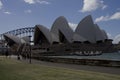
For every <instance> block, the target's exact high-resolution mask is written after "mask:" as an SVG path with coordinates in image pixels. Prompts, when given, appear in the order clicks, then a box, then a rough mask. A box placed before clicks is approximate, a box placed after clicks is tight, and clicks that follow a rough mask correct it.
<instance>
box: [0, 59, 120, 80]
mask: <svg viewBox="0 0 120 80" xmlns="http://www.w3.org/2000/svg"><path fill="white" fill-rule="evenodd" d="M0 80H120V76H119V75H111V74H103V73H96V72H91V71H83V70H72V69H65V68H55V67H48V66H43V65H40V64H29V63H25V62H21V61H17V60H15V59H9V58H8V59H6V58H3V57H0Z"/></svg>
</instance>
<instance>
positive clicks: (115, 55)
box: [52, 52, 120, 61]
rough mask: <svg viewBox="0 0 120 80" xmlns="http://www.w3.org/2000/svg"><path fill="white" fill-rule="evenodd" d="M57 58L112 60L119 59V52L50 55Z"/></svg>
mask: <svg viewBox="0 0 120 80" xmlns="http://www.w3.org/2000/svg"><path fill="white" fill-rule="evenodd" d="M52 57H58V58H73V59H99V60H112V61H120V53H119V52H115V53H102V54H101V55H96V56H76V55H74V56H52Z"/></svg>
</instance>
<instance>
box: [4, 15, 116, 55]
mask: <svg viewBox="0 0 120 80" xmlns="http://www.w3.org/2000/svg"><path fill="white" fill-rule="evenodd" d="M4 38H5V40H6V41H7V43H8V45H9V46H10V47H11V48H16V50H17V49H18V45H19V46H20V45H22V44H28V43H29V37H24V38H22V39H21V38H19V37H17V36H14V35H10V34H4ZM33 42H34V45H32V52H33V55H34V53H35V52H36V51H37V53H39V54H40V53H41V55H74V54H79V55H81V54H83V55H84V54H87V53H88V54H89V53H90V54H94V53H96V52H97V53H104V52H105V53H107V52H114V51H116V50H115V49H114V46H113V44H112V40H111V39H108V36H107V34H106V32H105V31H104V30H103V29H100V27H99V26H98V25H97V24H94V22H93V20H92V17H91V15H88V16H86V17H85V18H84V19H82V20H81V21H80V22H79V24H78V25H77V28H76V29H75V30H72V29H71V27H70V26H69V24H68V21H67V20H66V18H65V17H63V16H60V17H58V18H57V19H56V20H55V21H54V23H53V25H52V27H51V29H48V28H47V27H45V26H43V25H36V26H35V27H34V36H33Z"/></svg>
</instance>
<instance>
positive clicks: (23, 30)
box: [0, 27, 34, 40]
mask: <svg viewBox="0 0 120 80" xmlns="http://www.w3.org/2000/svg"><path fill="white" fill-rule="evenodd" d="M25 33H26V35H22V34H25ZM32 33H34V27H26V28H20V29H16V30H12V31H8V32H5V33H3V34H0V37H1V38H0V39H1V40H2V39H4V37H3V35H4V34H12V35H15V36H19V35H22V37H24V36H33V35H32Z"/></svg>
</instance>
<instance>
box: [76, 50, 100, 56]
mask: <svg viewBox="0 0 120 80" xmlns="http://www.w3.org/2000/svg"><path fill="white" fill-rule="evenodd" d="M101 54H102V51H83V52H82V51H80V52H78V51H76V52H75V53H74V55H78V56H94V55H101Z"/></svg>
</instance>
